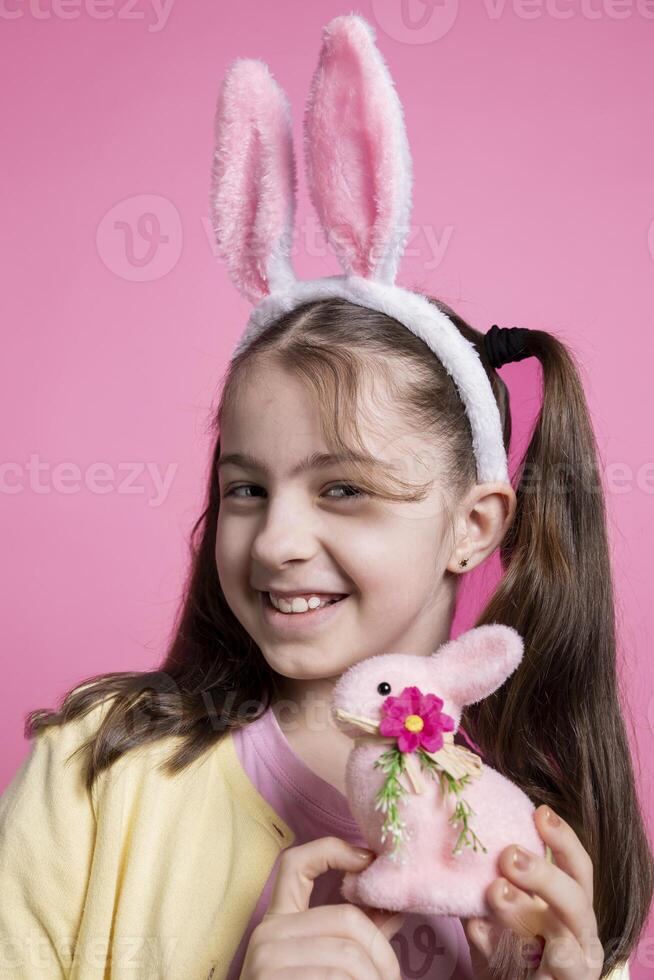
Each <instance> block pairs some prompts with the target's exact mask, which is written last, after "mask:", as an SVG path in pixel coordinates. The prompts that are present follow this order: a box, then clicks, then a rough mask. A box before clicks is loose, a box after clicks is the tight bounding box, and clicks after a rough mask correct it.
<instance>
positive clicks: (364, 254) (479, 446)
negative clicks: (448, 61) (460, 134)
mask: <svg viewBox="0 0 654 980" xmlns="http://www.w3.org/2000/svg"><path fill="white" fill-rule="evenodd" d="M304 149H305V155H306V175H307V182H308V187H309V192H310V195H311V200H312V202H313V205H314V207H315V209H316V211H317V214H318V218H319V220H320V223H321V225H322V228H323V230H324V232H325V235H326V237H327V240H328V241H329V242H330V244H331V246H332V248H333V249H334V251H335V253H336V256H337V258H338V260H339V263H340V265H341V268H342V269H343V271H344V275H339V276H326V277H324V278H321V279H312V280H300V279H297V278H296V276H295V274H294V272H293V268H292V265H291V260H290V248H291V240H292V235H293V222H294V217H295V204H296V166H295V156H294V152H293V140H292V130H291V115H290V106H289V102H288V99H287V97H286V95H285V93H284V91H283V90H282V89H281V88H280V86H279V85H278V84H277V82H276V81H275V80H274V78H273V77H272V75H271V73H270V70H269V69H268V66H267V65H266V64H265V62H263V61H261V60H259V59H253V58H238V59H237V60H236V61H234V62H233V63H232V64H231V66H230V67H229V69H228V70H227V72H226V75H225V78H224V80H223V84H222V88H221V91H220V95H219V99H218V106H217V111H216V148H215V153H214V163H213V172H212V192H211V217H212V223H213V228H214V232H215V236H216V241H217V245H218V251H219V253H220V255H221V256H222V257H223V258H224V260H225V262H226V265H227V270H228V273H229V276H230V278H231V280H232V282H233V283H234V285H235V286H236V287H237V288H238V289H239V290H240V292H241V293H242V294H243V295H244V296H245V297H246V298H247V299H248V300H249V302H250V303H252V304H253V306H254V309H253V310H252V313H251V315H250V318H249V321H248V323H247V326H246V328H245V330H244V332H243V334H242V336H241V338H240V340H239V341H238V344H237V345H236V347H235V349H234V352H233V354H232V357H235V356H236V355H237V354H239V353H240V352H241V351H243V350H244V349H245V348H247V347H248V346H249V344H250V343H252V341H254V340H255V339H256V338H257V337H258V336H259V334H261V333H262V332H263V331H264V330H265V329H266V327H268V326H269V325H270V324H272V323H274V322H275V321H276V320H277V319H278V318H279V317H280V316H281V315H283V314H285V313H287V312H288V311H290V310H292V309H294V308H295V307H297V306H300V305H301V304H303V303H306V302H308V301H311V300H319V299H326V298H329V297H340V298H342V299H346V300H349V301H350V302H351V303H354V304H356V305H357V306H363V307H368V308H369V309H373V310H378V311H380V312H382V313H386V314H387V315H388V316H391V317H394V318H395V319H396V320H398V321H399V322H400V323H403V324H404V325H405V326H406V327H407V328H408V329H409V330H411V332H412V333H414V334H415V335H416V336H417V337H419V338H420V339H421V340H423V341H424V342H425V343H426V344H427V345H428V346H429V347H430V348H431V350H432V351H433V352H434V354H436V356H437V357H438V358H439V360H440V361H441V362H442V363H443V365H444V367H445V369H446V370H447V371H448V373H449V374H450V375H451V376H452V378H453V379H454V382H455V384H456V386H457V388H458V391H459V393H460V396H461V399H462V400H463V403H464V406H465V409H466V412H467V415H468V419H469V421H470V426H471V430H472V441H473V449H474V453H475V459H476V464H477V479H478V482H479V483H484V482H486V481H495V480H499V481H505V482H508V480H509V476H508V465H507V457H506V451H505V449H504V442H503V439H502V424H501V420H500V414H499V410H498V407H497V403H496V401H495V397H494V395H493V392H492V389H491V385H490V382H489V380H488V376H487V374H486V371H485V370H484V367H483V365H482V363H481V359H480V357H479V354H478V353H477V350H476V349H475V347H474V346H473V345H472V344H471V343H470V342H469V341H468V340H466V339H465V337H463V335H462V334H461V333H460V332H459V330H458V329H457V327H456V326H455V325H454V323H453V322H452V321H451V320H450V318H449V317H448V316H446V314H445V313H443V312H441V310H439V309H438V307H437V306H435V304H433V303H430V302H429V300H428V299H426V297H424V296H422V295H420V294H419V293H415V292H412V291H411V290H408V289H404V288H403V287H401V286H398V285H397V284H396V282H395V278H396V275H397V270H398V265H399V262H400V258H401V256H402V253H403V251H404V247H405V244H406V239H407V236H408V233H409V230H410V228H409V217H410V212H411V183H412V173H411V153H410V150H409V143H408V140H407V135H406V131H405V127H404V118H403V112H402V105H401V103H400V100H399V98H398V95H397V92H396V91H395V87H394V85H393V81H392V78H391V76H390V74H389V72H388V69H387V67H386V64H385V62H384V60H383V58H382V56H381V54H380V52H379V50H378V48H377V47H376V45H375V36H374V32H373V30H372V28H371V26H370V25H369V24H368V22H367V21H366V20H364V19H363V18H362V17H360V16H359V15H358V14H346V15H342V16H339V17H335V18H334V19H333V20H332V21H331V22H330V23H329V24H328V25H327V26H326V27H325V28H324V29H323V43H322V49H321V52H320V59H319V62H318V67H317V69H316V72H315V75H314V77H313V81H312V84H311V91H310V94H309V99H308V103H307V107H306V114H305V117H304ZM493 331H498V328H497V327H495V326H493V328H492V330H491V331H489V334H491V335H493ZM528 332H529V331H527V330H521V329H520V328H517V327H516V328H510V329H509V330H505V331H504V332H503V337H502V341H503V347H504V350H503V354H504V356H503V360H502V361H501V363H506V361H508V360H520V359H521V358H522V357H526V356H528V353H527V352H526V351H525V350H524V347H523V346H522V344H523V341H524V339H525V335H526V334H527V333H528ZM500 333H502V331H500ZM509 335H510V336H509ZM486 336H487V337H488V336H489V335H488V334H487V335H486ZM498 340H499V338H498ZM508 348H510V350H509V349H508ZM501 354H502V352H500V356H501ZM507 355H509V356H507ZM491 359H492V358H491ZM498 359H499V358H498ZM496 366H499V365H496Z"/></svg>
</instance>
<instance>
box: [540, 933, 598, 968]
mask: <svg viewBox="0 0 654 980" xmlns="http://www.w3.org/2000/svg"><path fill="white" fill-rule="evenodd" d="M588 975H589V974H588V972H587V967H586V964H585V961H584V955H583V952H582V949H581V947H580V945H579V943H578V942H577V940H576V939H575V937H574V936H573V935H572V934H571V933H569V932H567V930H566V934H564V933H563V932H562V933H561V934H559V935H557V936H555V937H554V938H551V939H548V940H547V942H546V943H545V949H544V950H543V956H542V959H541V961H540V965H539V966H538V968H537V969H536V970H535V972H534V974H533V977H532V978H530V980H536V978H538V980H581V978H582V977H587V976H588ZM593 976H595V974H593Z"/></svg>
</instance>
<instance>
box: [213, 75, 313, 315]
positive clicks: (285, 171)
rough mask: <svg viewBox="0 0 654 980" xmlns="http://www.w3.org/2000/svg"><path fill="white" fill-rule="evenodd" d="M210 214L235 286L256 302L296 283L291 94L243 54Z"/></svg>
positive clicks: (227, 81) (231, 82)
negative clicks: (294, 266)
mask: <svg viewBox="0 0 654 980" xmlns="http://www.w3.org/2000/svg"><path fill="white" fill-rule="evenodd" d="M215 132H216V147H215V152H214V158H213V169H212V187H211V219H212V224H213V229H214V233H215V236H216V242H217V244H218V251H219V252H220V254H221V256H222V257H223V258H224V259H225V262H226V264H227V270H228V272H229V275H230V278H231V280H232V282H233V283H234V285H235V286H236V287H237V288H238V289H239V290H240V291H241V292H242V293H243V294H244V295H245V296H246V297H247V299H249V301H250V302H251V303H253V304H256V303H258V302H259V301H260V300H261V299H263V297H264V296H266V295H268V294H269V293H271V292H274V291H275V290H277V289H283V288H285V287H287V286H289V285H290V284H292V283H293V282H294V281H295V276H294V274H293V269H292V267H291V262H290V246H291V240H292V235H293V221H294V218H295V198H296V189H297V178H296V168H295V156H294V153H293V138H292V129H291V113H290V106H289V103H288V99H287V97H286V95H285V93H284V91H283V89H282V88H280V86H279V85H278V84H277V82H276V81H275V79H274V78H273V77H272V75H271V73H270V69H269V68H268V66H267V65H266V64H265V62H263V61H260V60H259V59H256V58H237V59H236V61H234V62H233V63H232V64H231V65H230V67H229V68H228V70H227V72H226V74H225V77H224V79H223V84H222V87H221V90H220V95H219V97H218V105H217V109H216V123H215Z"/></svg>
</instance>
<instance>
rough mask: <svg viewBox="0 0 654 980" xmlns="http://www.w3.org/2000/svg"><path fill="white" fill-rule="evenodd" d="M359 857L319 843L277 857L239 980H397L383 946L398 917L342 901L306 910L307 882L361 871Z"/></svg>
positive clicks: (342, 845) (363, 862) (335, 843)
mask: <svg viewBox="0 0 654 980" xmlns="http://www.w3.org/2000/svg"><path fill="white" fill-rule="evenodd" d="M361 853H362V852H361V851H359V850H358V849H357V848H354V847H352V846H351V845H350V844H347V843H346V842H345V841H343V840H340V838H338V837H320V838H318V839H317V840H314V841H309V842H308V843H307V844H300V845H298V846H297V847H289V848H287V850H285V851H284V853H283V854H282V856H281V858H280V861H279V868H278V871H277V876H276V878H275V883H274V886H273V892H272V896H271V899H270V904H269V905H268V910H267V911H266V913H265V914H264V916H263V918H262V920H261V922H260V923H259V924H258V926H256V928H255V929H253V931H252V935H251V936H250V941H249V943H248V947H247V951H246V954H245V959H244V961H243V968H242V970H241V975H240V980H273V978H274V980H287V978H289V980H291V978H292V980H307V978H309V977H310V978H311V980H318V978H320V977H325V978H327V977H330V978H334V980H402V977H401V974H400V966H399V963H398V961H397V957H396V955H395V953H394V951H393V947H392V946H391V944H390V942H389V940H390V939H391V937H392V936H393V935H395V933H396V932H397V931H398V929H401V928H402V925H403V922H404V913H402V912H389V911H386V910H384V909H369V910H364V909H362V908H359V907H358V906H357V905H352V904H351V903H350V902H346V903H345V904H343V905H319V906H314V907H313V908H309V899H310V897H311V891H312V889H313V881H314V878H317V877H318V875H321V874H323V872H325V871H328V870H329V869H330V868H339V869H342V870H343V871H363V870H364V869H365V868H367V867H368V865H369V863H370V858H373V857H374V853H373V852H372V851H370V852H369V857H368V858H367V859H364V858H362V857H361V856H359V855H361Z"/></svg>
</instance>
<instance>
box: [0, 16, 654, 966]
mask: <svg viewBox="0 0 654 980" xmlns="http://www.w3.org/2000/svg"><path fill="white" fill-rule="evenodd" d="M167 2H168V6H167V7H166V8H162V7H161V6H160V5H159V6H157V5H156V0H155V2H154V3H153V2H152V0H137V2H136V3H132V2H131V0H130V3H128V2H127V0H103V5H101V4H100V3H99V0H95V2H92V0H38V2H37V0H6V2H5V4H4V6H3V7H2V11H1V12H0V20H4V21H6V23H3V24H1V25H0V28H1V30H2V33H3V37H4V40H5V46H4V54H3V69H4V72H5V79H4V84H3V85H2V88H1V89H0V92H1V94H0V100H1V104H2V128H3V132H4V133H5V134H6V136H5V141H4V146H3V157H4V170H5V179H4V180H3V182H2V184H1V185H0V194H1V195H2V206H1V213H2V216H3V225H4V227H5V229H6V231H7V234H6V235H5V236H4V241H3V244H2V246H1V247H2V250H3V254H2V257H1V265H2V268H3V271H4V272H5V273H8V274H7V275H6V276H5V281H6V286H5V288H4V290H3V294H2V302H3V306H4V307H5V309H4V316H3V323H4V324H5V329H4V338H3V356H2V364H3V369H4V370H3V372H2V373H3V377H2V384H1V385H0V403H1V409H2V418H3V421H4V423H5V424H4V426H3V430H4V431H3V440H2V462H3V468H2V479H1V481H0V482H1V485H2V517H1V520H2V526H1V529H0V530H1V540H2V545H3V547H2V553H3V557H4V560H3V562H2V606H3V617H2V622H3V630H2V631H3V636H2V649H3V654H4V659H5V669H4V670H3V686H2V695H1V697H2V705H1V707H2V710H1V711H0V726H1V735H2V746H3V751H2V760H1V767H0V786H3V785H5V784H6V783H7V782H8V780H9V779H10V778H11V776H12V774H13V773H14V772H15V770H16V768H17V766H18V765H19V763H20V761H21V760H22V758H23V757H24V755H25V753H26V751H27V743H26V742H25V741H24V740H23V737H22V726H23V718H24V715H25V713H26V712H27V711H28V710H30V709H32V708H36V707H43V706H48V705H53V704H54V703H55V702H56V701H57V700H58V699H59V698H60V697H61V696H62V695H63V694H64V693H65V692H66V691H67V690H68V689H69V688H70V687H71V686H73V685H74V684H75V683H77V682H78V681H80V680H81V679H82V678H84V677H86V676H89V675H91V674H94V673H97V672H103V671H110V670H121V669H134V668H150V667H152V666H154V665H155V664H156V663H157V662H158V659H159V657H160V655H161V653H162V652H163V650H164V646H165V642H166V638H167V635H168V631H169V629H170V626H171V622H172V619H173V616H174V613H175V610H176V608H177V604H178V600H179V596H180V589H181V584H182V579H183V575H184V571H185V567H186V553H187V539H188V535H189V532H190V528H191V525H192V523H193V521H194V520H195V518H196V517H197V516H198V514H199V508H200V502H201V497H202V492H203V487H204V484H205V476H206V468H207V461H208V449H209V441H208V438H207V435H206V431H205V426H206V421H207V419H208V414H209V410H210V408H211V406H212V404H214V403H215V399H216V397H217V394H218V382H219V378H220V375H221V373H222V371H223V369H224V367H225V364H226V358H227V357H228V355H229V352H230V351H231V348H232V345H233V343H234V342H235V340H236V338H237V336H238V335H239V333H240V331H241V330H242V327H243V324H244V321H245V318H246V316H247V314H248V311H249V307H248V305H247V303H246V302H245V300H243V299H242V298H241V297H240V295H239V294H237V292H236V290H235V289H234V288H233V287H232V286H231V284H230V283H229V281H228V279H227V276H226V273H225V268H224V266H223V264H222V263H221V262H219V261H217V259H216V257H215V255H214V254H213V251H212V247H211V242H210V236H209V233H208V232H209V227H208V187H209V169H210V162H211V151H212V122H213V113H214V107H215V101H216V96H217V93H218V88H219V84H220V81H221V79H222V76H223V73H224V70H225V68H226V67H227V65H228V64H229V63H230V61H231V60H232V59H233V58H235V57H237V56H252V57H259V58H263V59H265V60H266V61H267V62H268V63H269V65H270V67H271V69H272V72H273V74H274V75H275V77H276V78H277V79H278V80H279V82H280V83H281V84H282V85H283V86H284V88H285V89H286V91H287V92H288V94H289V96H290V99H291V103H292V106H293V111H294V126H295V137H296V151H297V152H298V153H299V152H300V151H301V142H300V140H301V122H302V112H303V109H304V104H305V100H306V97H307V93H308V87H309V83H310V79H311V76H312V73H313V70H314V67H315V64H316V59H317V54H318V49H319V43H320V32H321V28H322V26H323V25H324V24H325V23H327V22H328V21H329V20H330V19H331V18H332V17H333V16H335V15H336V14H339V13H347V12H349V11H350V10H351V9H353V8H351V7H350V6H349V4H346V5H345V6H343V5H342V4H339V3H336V2H320V3H306V2H304V0H294V2H291V0H285V2H279V0H278V2H275V3H272V4H271V3H262V2H258V3H257V2H253V0H239V2H238V3H237V4H236V3H230V4H228V3H215V2H213V3H210V2H208V0H201V2H200V0H196V2H194V3H182V2H180V0H177V2H176V3H175V2H174V0H173V2H172V4H171V3H170V0H167ZM459 8H460V9H459ZM354 9H355V10H356V11H357V12H359V13H361V14H362V15H363V16H364V17H366V18H367V19H368V20H369V22H370V23H371V24H372V25H373V27H374V28H375V31H376V34H377V42H378V45H379V47H380V49H381V51H382V53H383V55H384V57H385V59H386V61H387V63H388V65H389V67H390V70H391V73H392V75H393V77H394V79H395V82H396V85H397V88H398V92H399V94H400V98H401V99H402V102H403V105H404V107H405V117H406V125H407V130H408V134H409V139H410V143H411V147H412V153H413V159H414V207H413V214H412V222H413V225H414V227H415V235H414V239H413V241H412V242H411V243H410V244H409V246H408V249H409V251H408V253H407V254H406V255H405V257H404V259H403V262H402V266H401V271H400V276H399V282H401V283H402V284H403V285H407V286H409V287H412V288H424V289H426V290H430V291H432V292H433V293H436V294H437V295H440V296H441V297H442V298H444V299H445V300H446V301H448V302H450V303H451V304H452V305H453V306H454V307H455V308H456V309H457V310H458V311H459V312H461V313H462V315H463V316H465V317H467V318H469V319H470V320H471V322H472V323H473V324H474V325H475V326H477V327H478V328H479V329H481V330H485V329H488V327H490V325H491V324H492V323H495V322H497V323H499V324H500V325H503V326H516V325H521V326H530V327H533V328H543V329H549V330H552V331H553V332H555V333H558V334H559V335H560V336H561V337H562V338H563V339H564V340H565V341H566V342H567V343H568V344H569V345H570V347H571V348H572V349H573V351H574V352H575V353H576V354H577V355H578V357H579V360H580V361H581V363H582V365H583V374H584V381H585V386H586V391H587V395H588V399H589V401H590V404H591V408H592V412H593V417H594V420H595V425H596V431H597V435H598V440H599V445H600V451H601V454H602V463H603V468H604V473H605V486H606V489H607V503H608V509H609V521H610V531H611V539H612V547H613V553H614V561H615V566H614V567H615V575H616V588H617V595H618V600H619V604H620V608H619V623H620V640H621V648H620V653H621V658H622V660H623V664H622V668H621V674H622V678H623V686H624V691H625V698H626V703H627V705H628V724H629V730H630V734H631V737H632V745H633V747H634V751H635V752H636V753H637V757H638V756H639V757H641V758H642V767H643V768H642V772H641V773H640V776H639V779H640V785H641V792H642V799H643V803H644V805H645V807H646V808H647V811H648V813H649V811H651V809H652V802H653V799H652V787H651V768H650V766H649V765H648V763H647V760H648V757H649V756H650V754H651V751H652V747H653V742H654V739H653V737H652V718H653V717H654V715H653V712H652V670H651V667H650V643H649V637H650V635H651V621H652V616H653V615H654V613H653V609H652V603H651V601H650V593H651V570H650V557H651V552H652V535H651V531H650V528H651V524H652V503H653V497H652V494H653V493H654V463H653V456H652V439H651V433H650V425H649V420H650V417H651V410H652V404H651V399H650V395H649V386H650V384H651V357H652V341H651V337H650V331H651V326H652V324H651V310H652V305H653V300H654V295H653V294H654V290H653V282H654V225H653V219H654V176H653V175H654V138H653V135H652V128H651V86H652V70H651V65H652V40H653V37H654V8H653V7H652V5H651V4H649V5H647V4H646V3H645V0H640V2H639V0H633V2H629V0H619V2H618V0H592V2H591V0H583V2H582V0H558V2H556V3H555V2H554V0H543V2H542V3H539V2H538V0H529V2H526V0H524V2H518V0H512V2H509V0H506V2H502V0H483V2H479V3H475V4H466V5H465V6H464V5H463V3H461V4H460V5H459V6H458V7H457V4H456V3H452V2H448V0H442V2H441V3H434V2H433V0H432V2H430V3H429V4H423V3H422V2H420V0H404V3H403V4H402V3H401V2H400V0H364V2H362V3H361V4H360V6H358V7H356V8H354ZM144 215H146V217H143V216H144ZM147 215H150V217H147ZM297 227H298V229H299V230H298V231H297V232H296V245H295V249H296V251H295V256H294V261H295V266H296V270H297V272H298V274H299V275H300V276H302V277H305V278H309V277H313V276H319V275H327V274H331V273H335V272H338V271H340V270H339V268H338V266H337V265H336V262H335V259H334V258H333V256H331V255H330V254H329V253H328V252H327V251H326V249H325V246H324V240H323V238H322V235H318V233H317V225H316V219H315V217H314V214H313V211H312V209H311V207H310V205H309V202H308V199H307V193H306V185H305V181H304V174H303V172H302V170H300V201H299V209H298V218H297ZM439 245H440V251H439V248H438V246H439ZM504 377H505V378H507V379H508V381H509V384H510V387H511V390H512V392H513V395H514V398H513V409H514V420H515V427H516V432H517V439H516V445H517V446H518V447H519V446H520V445H521V444H522V437H523V436H524V433H525V432H526V430H527V429H528V427H529V425H530V423H531V422H532V420H533V417H534V413H535V411H536V410H537V407H538V369H537V365H536V364H535V362H532V361H526V362H522V363H520V364H514V365H510V366H509V367H507V368H505V369H504ZM37 463H38V464H40V466H41V468H40V471H39V472H38V473H37V472H36V471H35V469H34V464H37ZM97 464H101V465H102V468H101V470H98V468H97ZM148 466H149V469H148ZM30 468H31V472H30ZM166 471H168V474H169V476H168V479H169V480H170V483H169V485H168V486H167V488H166V487H164V489H159V490H157V486H156V484H155V481H154V477H153V474H158V475H159V479H162V478H164V476H165V474H166ZM101 490H102V491H103V492H100V491H101ZM494 571H495V569H494V568H488V569H482V570H481V571H480V572H479V573H475V574H474V575H471V576H469V579H468V581H467V583H466V590H467V596H466V601H465V604H464V607H463V609H462V610H461V615H460V616H459V617H458V619H457V623H456V624H455V629H456V631H459V630H460V629H461V628H463V627H464V626H466V625H468V624H469V623H470V622H471V620H472V617H473V616H474V615H475V612H476V611H477V610H478V608H479V604H480V602H481V596H482V593H483V592H484V591H485V590H486V589H488V588H490V587H491V585H492V580H493V574H494ZM648 957H649V959H648ZM638 958H639V959H640V960H641V966H640V967H638V966H637V965H636V960H634V966H633V975H634V976H635V977H638V976H644V975H645V972H646V973H647V975H648V976H649V975H650V970H649V969H647V965H648V963H649V962H654V957H653V955H652V954H651V953H648V950H647V943H646V942H643V943H641V948H640V950H639V957H638ZM650 969H651V968H650ZM639 970H640V971H641V972H639Z"/></svg>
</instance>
